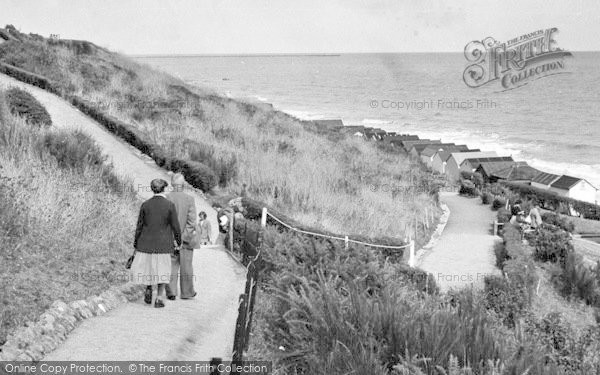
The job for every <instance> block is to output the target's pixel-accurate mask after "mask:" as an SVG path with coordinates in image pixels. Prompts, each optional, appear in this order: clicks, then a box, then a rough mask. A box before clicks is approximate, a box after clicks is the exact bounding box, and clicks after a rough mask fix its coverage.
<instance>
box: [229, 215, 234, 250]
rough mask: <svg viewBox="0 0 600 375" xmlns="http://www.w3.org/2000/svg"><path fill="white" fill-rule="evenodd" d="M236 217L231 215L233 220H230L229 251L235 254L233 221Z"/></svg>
mask: <svg viewBox="0 0 600 375" xmlns="http://www.w3.org/2000/svg"><path fill="white" fill-rule="evenodd" d="M234 218H235V217H234V215H231V218H230V220H229V251H231V252H233V228H234V226H233V220H234Z"/></svg>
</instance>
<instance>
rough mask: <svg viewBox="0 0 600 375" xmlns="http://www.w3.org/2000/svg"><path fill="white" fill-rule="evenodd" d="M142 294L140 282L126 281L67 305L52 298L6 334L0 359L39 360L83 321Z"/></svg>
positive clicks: (135, 298) (0, 348) (136, 298)
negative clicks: (33, 318) (31, 319)
mask: <svg viewBox="0 0 600 375" xmlns="http://www.w3.org/2000/svg"><path fill="white" fill-rule="evenodd" d="M142 294H143V288H142V287H141V286H140V285H137V284H134V283H131V282H129V283H126V284H124V285H121V286H118V287H111V288H110V289H109V290H107V291H106V292H103V293H101V294H99V295H96V296H91V297H88V298H87V299H84V300H83V299H80V300H76V301H73V302H71V303H69V304H66V303H65V302H63V301H61V300H57V301H54V303H52V305H51V306H50V308H48V309H47V310H46V311H45V312H44V313H42V314H41V315H40V317H39V318H38V320H37V321H36V322H35V323H32V322H29V323H27V324H26V325H25V326H22V327H19V328H18V329H17V330H16V331H15V332H13V333H12V334H11V335H10V336H9V337H8V340H7V341H6V343H4V345H2V346H1V347H0V350H1V351H0V361H27V362H31V361H39V360H41V359H42V358H43V357H44V355H46V354H48V353H50V352H52V351H53V350H54V349H56V348H57V347H58V346H59V345H60V344H61V343H62V342H63V341H65V340H66V338H67V335H68V334H69V333H70V332H71V331H72V330H74V329H75V327H76V326H77V325H78V323H79V322H81V321H82V320H84V319H88V318H92V317H94V316H100V315H104V314H105V313H107V312H108V311H110V310H112V309H114V308H116V307H117V306H119V305H121V304H123V303H127V302H130V301H134V300H138V299H139V298H141V296H142Z"/></svg>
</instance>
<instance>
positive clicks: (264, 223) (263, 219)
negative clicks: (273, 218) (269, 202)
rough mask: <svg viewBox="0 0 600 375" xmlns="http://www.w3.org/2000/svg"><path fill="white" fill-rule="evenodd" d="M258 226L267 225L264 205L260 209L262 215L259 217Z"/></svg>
mask: <svg viewBox="0 0 600 375" xmlns="http://www.w3.org/2000/svg"><path fill="white" fill-rule="evenodd" d="M260 226H261V227H263V228H264V227H266V226H267V208H266V207H263V209H262V216H261V217H260Z"/></svg>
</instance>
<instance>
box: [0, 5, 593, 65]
mask: <svg viewBox="0 0 600 375" xmlns="http://www.w3.org/2000/svg"><path fill="white" fill-rule="evenodd" d="M6 24H12V25H14V26H15V27H16V28H17V29H19V30H21V31H22V32H27V33H29V32H32V33H37V34H40V35H43V36H46V37H48V36H50V34H58V35H59V36H60V37H61V38H65V39H85V40H89V41H92V42H94V43H96V44H98V45H100V46H103V47H107V48H109V49H111V50H114V51H118V52H122V53H126V54H130V55H139V54H246V53H352V52H362V53H370V52H462V51H463V49H464V47H465V45H466V44H467V43H468V42H470V41H472V40H481V39H484V38H486V37H489V36H492V37H494V38H495V39H497V40H499V41H506V40H509V39H512V38H515V37H518V36H520V35H522V34H527V33H530V32H533V31H535V30H539V29H545V28H550V27H557V28H558V29H559V34H558V36H557V41H558V46H559V47H561V48H564V49H566V50H569V51H597V50H600V38H598V36H599V35H600V1H597V0H545V1H530V0H520V1H517V0H500V1H495V0H494V1H491V0H464V1H458V0H454V1H452V0H395V1H394V0H370V1H367V0H365V1H358V0H234V1H229V0H223V1H214V0H95V1H91V0H0V25H2V26H4V25H6Z"/></svg>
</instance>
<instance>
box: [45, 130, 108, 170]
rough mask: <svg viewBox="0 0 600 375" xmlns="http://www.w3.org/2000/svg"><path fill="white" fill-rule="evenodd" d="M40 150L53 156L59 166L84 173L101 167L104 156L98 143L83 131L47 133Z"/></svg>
mask: <svg viewBox="0 0 600 375" xmlns="http://www.w3.org/2000/svg"><path fill="white" fill-rule="evenodd" d="M40 143H41V147H40V150H45V151H47V152H48V153H49V154H50V155H52V156H53V157H54V158H55V159H56V161H57V163H58V166H59V167H61V168H70V169H74V170H78V171H83V170H84V169H86V168H88V167H90V166H91V167H101V166H102V165H103V163H104V161H105V157H104V155H102V152H101V151H100V148H99V147H98V145H96V143H95V142H94V141H93V140H92V139H91V138H90V137H89V136H87V135H86V134H84V133H82V132H81V131H79V130H78V131H75V132H73V133H70V132H66V131H57V132H49V133H46V134H45V135H44V136H43V137H42V138H41V140H40Z"/></svg>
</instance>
